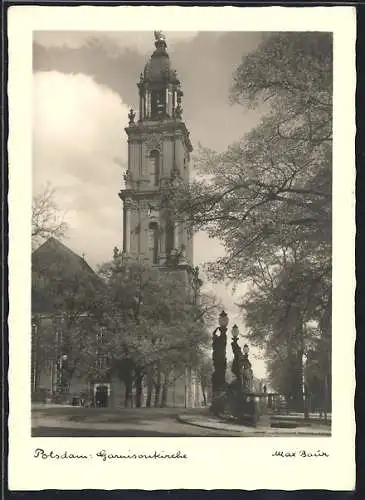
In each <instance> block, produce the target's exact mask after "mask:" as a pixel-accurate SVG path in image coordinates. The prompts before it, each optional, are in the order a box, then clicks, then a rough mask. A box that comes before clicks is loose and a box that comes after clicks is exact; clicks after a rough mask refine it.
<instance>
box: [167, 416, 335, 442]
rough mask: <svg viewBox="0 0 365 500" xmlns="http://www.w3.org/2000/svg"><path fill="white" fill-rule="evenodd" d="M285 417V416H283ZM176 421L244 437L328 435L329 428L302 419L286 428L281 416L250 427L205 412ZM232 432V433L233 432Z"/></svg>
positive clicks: (329, 432)
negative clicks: (271, 423) (269, 423)
mask: <svg viewBox="0 0 365 500" xmlns="http://www.w3.org/2000/svg"><path fill="white" fill-rule="evenodd" d="M285 417H287V416H285ZM177 418H178V421H179V422H181V423H185V424H188V425H194V426H197V427H202V428H204V429H215V430H220V431H224V432H229V433H232V435H238V436H246V437H259V436H266V437H269V436H318V437H319V436H330V435H331V428H330V426H328V425H325V424H318V423H317V422H315V423H312V422H310V424H309V423H307V422H305V421H304V420H303V421H302V422H301V421H296V422H295V424H296V427H294V428H293V427H290V428H286V427H285V426H284V423H287V420H284V419H283V418H280V417H279V418H278V419H272V422H273V425H277V427H271V426H262V427H251V426H248V425H241V424H238V423H236V422H234V421H227V420H223V419H221V418H217V417H213V416H210V415H206V414H201V415H190V414H187V413H186V414H181V415H179V416H178V417H177ZM293 420H294V418H291V424H293ZM233 433H234V434H233Z"/></svg>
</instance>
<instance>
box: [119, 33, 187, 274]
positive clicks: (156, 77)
mask: <svg viewBox="0 0 365 500" xmlns="http://www.w3.org/2000/svg"><path fill="white" fill-rule="evenodd" d="M154 34H155V50H154V52H153V54H152V55H151V57H150V58H149V60H148V62H147V64H146V65H145V68H144V71H143V73H141V75H140V79H139V82H138V83H137V87H138V92H139V110H138V113H137V117H136V113H135V112H134V111H133V110H130V113H129V115H128V118H129V124H128V127H127V128H126V129H125V131H126V133H127V136H128V170H127V172H126V174H125V188H124V189H123V190H122V191H120V193H119V196H120V198H121V199H122V200H123V254H124V256H126V257H130V258H131V259H139V260H143V261H144V262H146V263H147V262H148V263H149V264H150V265H153V266H159V267H169V266H170V265H173V266H174V267H175V268H176V267H190V266H191V265H192V261H193V239H192V234H191V232H190V231H189V228H188V226H187V224H186V223H185V222H184V220H183V217H178V216H176V214H174V215H172V214H171V212H169V211H168V210H167V208H165V207H164V206H163V204H162V203H161V201H162V190H163V187H164V185H166V184H168V183H170V182H173V181H174V179H176V178H178V179H179V180H180V181H183V182H186V183H188V182H189V175H190V172H189V163H190V154H191V152H192V149H193V148H192V145H191V142H190V139H189V132H188V130H187V128H186V125H185V123H184V121H183V119H182V97H183V92H182V90H181V85H180V80H179V78H178V75H177V72H176V71H175V70H174V69H173V68H172V66H171V63H170V58H169V55H168V53H167V45H166V40H165V37H164V35H163V34H162V32H161V31H155V33H154Z"/></svg>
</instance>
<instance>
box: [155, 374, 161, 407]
mask: <svg viewBox="0 0 365 500" xmlns="http://www.w3.org/2000/svg"><path fill="white" fill-rule="evenodd" d="M160 392H161V370H160V368H158V369H157V381H156V391H155V408H157V407H158V403H159V401H160Z"/></svg>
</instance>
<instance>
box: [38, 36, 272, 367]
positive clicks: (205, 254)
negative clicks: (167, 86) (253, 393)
mask: <svg viewBox="0 0 365 500" xmlns="http://www.w3.org/2000/svg"><path fill="white" fill-rule="evenodd" d="M261 36H262V35H261V34H260V33H257V32H256V33H247V32H171V33H170V32H167V33H166V38H167V44H168V51H169V54H170V58H171V62H172V65H173V67H175V68H176V70H177V72H178V74H179V76H180V80H181V82H182V87H183V90H184V100H183V108H184V119H185V122H186V124H187V127H188V129H189V130H190V133H191V139H192V142H193V145H194V146H197V145H198V144H199V143H201V144H202V145H204V146H208V147H211V148H213V149H215V150H223V149H225V148H226V147H227V146H228V145H229V144H230V143H231V142H233V141H234V140H236V139H238V138H240V137H242V136H243V135H244V134H245V133H246V132H247V131H248V130H250V129H251V128H252V127H253V126H255V125H256V123H257V121H258V119H259V116H258V115H257V113H255V112H252V111H248V110H246V109H244V108H243V107H241V106H237V105H236V106H231V105H230V104H229V99H228V95H229V88H230V85H231V82H232V73H233V71H234V69H235V67H237V66H238V65H239V64H240V62H241V60H242V57H244V56H245V55H246V54H248V53H249V52H251V51H253V50H255V48H256V47H257V45H258V43H259V42H260V39H261ZM153 50H154V38H153V33H152V32H151V33H150V32H100V31H99V32H86V31H78V32H68V31H53V32H35V33H34V44H33V70H34V77H33V99H34V102H33V191H34V192H37V191H39V190H40V189H41V187H42V186H44V185H45V184H46V183H47V182H50V183H51V184H52V185H53V186H54V187H55V188H56V190H57V191H56V200H57V203H58V205H59V207H60V208H61V209H62V210H64V211H65V212H66V219H67V221H68V223H69V226H70V230H69V234H68V237H67V239H66V241H65V243H66V244H67V245H68V246H69V247H70V248H71V249H73V250H74V251H76V252H77V253H79V254H82V253H84V254H85V258H86V260H87V261H88V262H89V263H90V264H91V265H92V266H94V267H95V266H96V265H97V264H100V263H102V262H105V261H107V260H109V259H110V258H111V255H112V249H113V248H114V246H118V247H121V246H122V203H121V201H120V199H119V198H118V192H119V190H120V189H121V188H122V187H123V173H124V170H125V166H126V160H127V142H126V139H127V138H126V134H125V132H124V127H125V126H126V125H127V121H128V119H127V115H128V110H129V108H130V107H134V108H136V107H137V104H138V93H137V87H136V83H137V81H138V78H139V74H140V73H141V71H142V70H143V67H144V65H145V63H146V61H147V58H148V57H149V56H150V55H151V53H152V51H153ZM194 245H195V255H194V260H195V262H194V264H195V265H202V264H203V263H204V262H207V261H208V260H211V259H215V258H216V257H218V256H220V255H222V253H223V252H224V249H223V248H222V246H221V245H220V244H219V242H215V241H211V240H208V238H207V236H206V235H205V234H204V233H199V234H197V235H196V236H195V241H194ZM206 286H207V287H210V288H214V290H215V291H216V293H217V295H218V296H219V297H220V298H221V300H222V302H223V304H224V306H225V308H226V310H227V311H228V313H229V315H230V317H231V325H232V324H233V323H234V322H237V324H238V325H239V326H240V327H241V330H243V329H244V326H243V325H242V320H241V318H240V316H239V315H238V313H237V309H236V307H235V305H234V301H235V300H237V297H238V296H239V293H240V292H239V291H238V292H236V296H235V297H233V296H232V294H231V291H230V289H227V288H226V287H225V285H223V284H222V285H211V284H208V283H207V285H206ZM254 369H255V373H256V375H257V376H262V375H263V373H264V365H263V363H262V362H261V361H259V360H255V362H254Z"/></svg>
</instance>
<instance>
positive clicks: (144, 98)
mask: <svg viewBox="0 0 365 500" xmlns="http://www.w3.org/2000/svg"><path fill="white" fill-rule="evenodd" d="M154 35H155V50H154V52H153V54H152V55H151V57H150V58H149V60H148V62H147V64H146V65H145V67H144V71H143V73H141V75H140V79H139V82H138V89H139V121H140V122H143V121H146V120H147V121H148V120H162V119H166V118H175V119H178V120H181V118H182V107H181V101H182V96H183V93H182V90H181V87H180V80H179V79H178V76H177V72H176V70H175V69H173V68H172V66H171V62H170V57H169V54H168V52H167V43H166V39H165V36H164V35H163V33H162V31H155V32H154Z"/></svg>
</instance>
